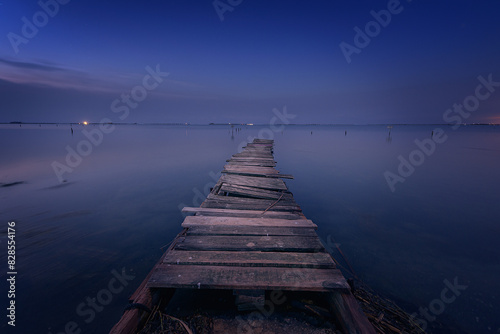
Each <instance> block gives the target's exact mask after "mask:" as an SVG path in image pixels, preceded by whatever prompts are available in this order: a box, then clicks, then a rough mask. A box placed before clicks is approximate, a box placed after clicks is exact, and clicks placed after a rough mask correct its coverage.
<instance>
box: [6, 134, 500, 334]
mask: <svg viewBox="0 0 500 334" xmlns="http://www.w3.org/2000/svg"><path fill="white" fill-rule="evenodd" d="M73 128H74V135H73V136H72V135H71V132H70V128H69V126H58V127H56V126H55V125H54V126H49V125H43V126H42V127H38V126H26V125H24V126H23V127H22V128H19V126H18V125H17V126H2V127H1V128H0V140H1V146H0V166H1V169H0V171H1V173H0V182H1V183H2V184H3V186H2V187H0V200H1V202H0V203H1V204H0V205H1V206H0V208H1V211H0V224H1V228H0V241H1V245H2V246H1V249H2V253H1V255H0V261H1V262H2V270H1V273H0V275H2V280H1V283H0V284H1V285H0V288H1V294H2V296H4V297H2V301H3V302H2V309H3V310H4V311H3V312H6V311H5V308H6V305H7V304H6V303H7V302H8V301H7V298H6V292H7V290H8V287H7V285H6V278H5V273H6V271H7V270H6V265H5V263H6V262H7V258H6V245H7V240H8V239H7V222H8V221H15V222H16V241H17V258H16V260H17V267H16V270H17V272H18V276H17V281H16V306H17V309H16V312H17V314H16V316H17V317H16V330H15V332H16V333H53V334H55V333H60V332H64V329H65V326H66V327H74V328H79V329H81V330H82V333H106V332H108V331H109V329H110V328H111V327H112V325H113V324H114V323H115V322H116V321H117V320H118V319H119V317H120V315H121V313H122V311H123V308H124V307H125V305H126V304H127V298H128V296H129V295H130V294H131V293H132V292H133V291H134V290H135V289H136V288H137V286H138V285H139V284H140V283H141V282H142V280H143V279H144V277H145V276H146V275H147V273H148V272H149V270H150V269H151V268H152V266H153V265H154V264H155V262H156V261H157V260H158V258H159V257H160V256H161V254H162V250H161V247H162V246H164V245H165V244H167V243H168V242H169V241H170V240H171V239H172V238H173V237H174V236H175V235H176V234H177V233H178V232H180V230H181V228H180V224H181V222H182V219H183V217H182V214H181V213H180V210H179V207H181V206H183V205H188V206H193V205H196V206H197V205H199V204H200V202H201V200H202V196H204V195H205V194H206V191H207V190H208V189H209V188H210V186H211V185H213V184H214V183H215V181H214V176H213V175H214V173H218V172H219V171H220V170H221V169H222V167H223V165H224V163H225V160H226V159H227V158H229V157H230V156H231V155H232V154H234V153H235V152H236V151H237V150H238V148H239V147H241V143H242V142H243V141H246V140H247V139H248V137H252V136H257V135H258V134H259V132H260V133H261V134H262V133H263V134H265V136H266V138H269V136H270V135H272V136H273V137H274V139H275V157H276V160H277V161H278V166H277V168H278V169H279V170H280V171H281V172H282V173H286V174H293V175H294V176H295V180H290V181H286V182H287V184H288V185H289V188H290V190H291V191H292V192H293V193H294V196H295V199H296V201H297V202H298V203H299V204H300V205H301V207H302V208H303V211H304V213H305V215H306V216H307V217H308V218H309V219H312V220H313V221H314V222H315V223H316V224H317V225H318V226H319V229H318V233H319V234H320V236H321V238H322V239H323V240H325V241H327V240H334V241H335V242H337V243H338V244H340V248H341V249H342V251H343V253H344V254H345V255H346V256H347V258H348V259H349V261H350V263H351V265H352V266H353V267H354V269H355V271H356V273H357V275H358V276H360V277H361V278H362V279H363V280H364V281H365V282H366V283H367V284H369V285H370V286H371V287H372V288H373V289H375V290H377V291H378V292H380V293H382V294H384V295H385V296H388V297H390V298H393V299H394V300H396V301H397V302H398V303H400V305H401V306H403V307H404V308H405V309H406V310H407V311H408V312H410V313H413V312H417V313H418V312H419V308H422V309H423V308H428V309H429V308H430V310H429V311H427V312H428V314H427V316H428V317H429V319H427V320H426V318H425V316H423V315H417V317H418V318H419V319H422V320H425V321H426V322H429V325H430V326H433V327H436V326H438V322H440V323H443V324H445V325H446V327H447V328H455V329H456V330H457V332H458V330H462V331H464V332H469V333H499V332H500V320H498V318H497V317H496V315H497V313H498V310H499V309H500V301H499V297H500V296H499V294H498V283H497V281H498V277H500V265H499V263H500V261H499V260H500V247H498V244H499V241H500V225H499V222H500V219H499V217H500V215H499V208H498V203H499V202H500V179H499V177H498V171H499V170H500V127H470V126H468V127H462V128H460V129H459V130H457V131H453V130H452V129H451V128H445V133H446V135H447V136H448V139H447V141H446V142H444V143H443V144H438V145H436V149H435V152H434V153H433V154H432V155H431V156H429V157H426V158H425V161H424V162H423V164H422V165H420V166H418V167H416V169H415V171H414V173H413V174H412V175H411V176H409V177H408V178H407V179H406V181H405V182H404V183H398V184H397V185H396V186H395V188H396V191H395V192H391V190H390V188H389V186H388V184H387V182H386V179H385V178H384V175H383V174H384V172H385V171H387V170H389V171H392V172H393V173H397V168H398V165H399V160H398V156H399V155H402V156H403V157H404V158H406V159H408V158H409V155H410V153H411V152H412V151H413V150H415V149H416V148H417V147H416V146H415V144H414V140H415V139H419V140H423V139H430V138H431V131H432V129H434V128H435V127H432V126H395V127H394V128H393V129H392V130H391V136H390V137H388V132H389V130H388V129H387V128H386V127H385V126H359V127H355V126H349V127H346V126H338V127H336V126H314V127H313V126H289V127H287V128H286V129H284V131H279V132H272V131H270V130H266V131H263V128H259V127H252V126H250V127H242V129H241V131H233V132H231V129H230V128H229V127H225V126H206V127H201V126H198V127H197V126H189V127H183V126H177V127H174V126H119V127H117V128H116V129H115V130H114V131H113V132H112V133H110V134H105V135H104V137H103V139H102V143H101V144H100V145H99V146H93V147H92V152H91V153H90V154H89V155H88V156H86V157H83V159H82V161H81V163H80V164H79V165H78V166H76V167H75V168H74V170H73V171H72V172H71V173H65V174H64V175H63V178H64V179H65V181H66V182H64V183H60V182H59V180H58V178H57V177H56V174H55V173H54V171H53V168H52V166H51V164H52V163H53V161H59V162H60V163H64V161H65V157H66V154H67V152H66V146H67V145H69V146H70V147H72V148H74V149H76V147H77V145H78V144H79V143H80V142H81V141H82V140H84V139H85V137H84V135H83V134H82V129H83V127H82V126H80V127H79V126H74V127H73ZM85 129H87V130H91V129H95V127H93V126H87V127H85ZM345 131H347V135H346V133H345ZM250 140H251V138H250ZM14 182H22V183H20V184H16V185H11V186H6V185H9V184H12V183H14ZM332 242H333V241H332ZM334 255H335V256H336V257H337V255H338V254H336V253H334ZM122 270H123V271H124V272H123V273H122ZM123 274H124V276H123ZM117 276H120V279H121V280H118V279H116V277H117ZM445 280H446V282H447V283H445ZM457 284H458V285H459V287H458V289H457V288H456V287H455V291H456V294H454V293H453V291H452V290H450V289H448V290H446V291H444V289H445V288H447V286H448V285H452V286H453V285H457ZM465 286H467V287H466V288H465ZM443 291H444V295H443ZM94 298H96V299H95V300H94V302H95V304H94V302H93V299H94ZM92 305H94V306H92ZM432 312H434V313H432ZM434 314H437V316H436V319H437V320H436V321H429V320H432V319H433V318H432V317H433V316H434ZM2 318H3V319H4V320H2V324H1V328H2V332H5V331H6V329H7V330H11V328H10V326H7V325H6V320H5V319H6V317H5V315H2ZM11 332H14V331H11ZM434 332H445V330H444V329H443V330H440V331H434Z"/></svg>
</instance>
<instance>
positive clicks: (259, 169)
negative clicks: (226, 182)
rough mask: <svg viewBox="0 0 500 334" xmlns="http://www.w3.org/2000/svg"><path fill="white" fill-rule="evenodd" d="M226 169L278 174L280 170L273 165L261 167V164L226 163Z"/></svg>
mask: <svg viewBox="0 0 500 334" xmlns="http://www.w3.org/2000/svg"><path fill="white" fill-rule="evenodd" d="M224 170H227V171H238V172H249V173H262V174H278V171H277V170H276V169H274V168H272V167H259V166H236V165H225V166H224Z"/></svg>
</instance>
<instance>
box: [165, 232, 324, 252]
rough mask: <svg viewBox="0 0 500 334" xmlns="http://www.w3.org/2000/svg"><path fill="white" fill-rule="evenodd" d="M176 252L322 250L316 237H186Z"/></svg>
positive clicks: (178, 245)
mask: <svg viewBox="0 0 500 334" xmlns="http://www.w3.org/2000/svg"><path fill="white" fill-rule="evenodd" d="M174 249H176V250H199V251H261V252H309V253H311V252H319V251H322V250H324V247H323V245H322V244H321V241H320V240H319V238H318V237H317V236H315V237H302V236H245V237H244V238H242V237H239V236H216V235H214V236H197V235H193V236H188V237H186V238H185V239H184V240H183V241H182V242H178V243H177V244H176V246H175V248H174Z"/></svg>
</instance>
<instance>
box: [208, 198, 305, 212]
mask: <svg viewBox="0 0 500 334" xmlns="http://www.w3.org/2000/svg"><path fill="white" fill-rule="evenodd" d="M248 200H250V198H248ZM255 201H266V200H258V199H255ZM201 207H202V208H214V209H229V210H256V211H262V212H264V211H265V210H268V211H284V212H287V211H288V212H292V211H293V212H300V211H301V208H300V206H298V205H297V204H290V205H287V204H280V203H279V202H278V203H277V204H276V205H274V206H272V207H271V205H266V204H264V203H260V204H257V203H249V202H247V203H245V202H234V203H231V202H223V201H215V200H210V199H207V200H205V201H204V202H203V203H202V204H201Z"/></svg>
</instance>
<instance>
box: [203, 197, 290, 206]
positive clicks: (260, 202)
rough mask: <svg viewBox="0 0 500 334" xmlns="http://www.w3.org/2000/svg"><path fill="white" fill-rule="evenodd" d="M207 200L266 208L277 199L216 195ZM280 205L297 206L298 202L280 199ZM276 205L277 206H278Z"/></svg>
mask: <svg viewBox="0 0 500 334" xmlns="http://www.w3.org/2000/svg"><path fill="white" fill-rule="evenodd" d="M207 200H212V201H217V202H221V203H233V204H236V203H242V204H254V205H256V206H266V208H267V207H268V206H270V205H272V204H274V203H276V200H275V199H262V198H250V197H239V196H224V195H216V194H208V196H207ZM278 203H279V204H280V205H295V206H297V205H298V204H297V202H295V200H294V199H293V197H288V198H285V199H283V198H282V199H280V200H279V202H278ZM278 203H276V204H278Z"/></svg>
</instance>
